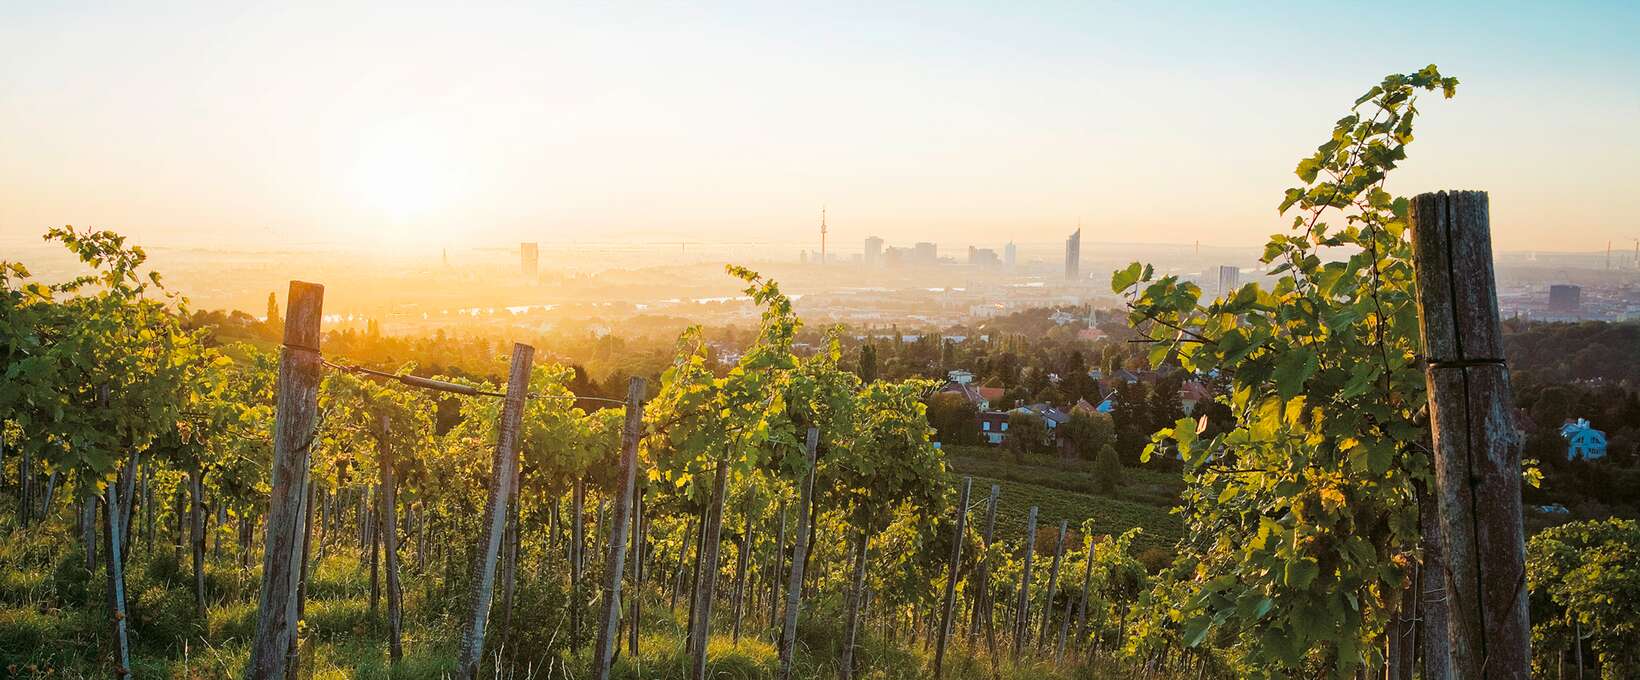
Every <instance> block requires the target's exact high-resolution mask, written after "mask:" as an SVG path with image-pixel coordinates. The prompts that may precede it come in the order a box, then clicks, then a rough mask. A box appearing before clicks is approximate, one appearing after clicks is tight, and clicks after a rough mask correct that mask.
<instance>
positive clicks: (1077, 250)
mask: <svg viewBox="0 0 1640 680" xmlns="http://www.w3.org/2000/svg"><path fill="white" fill-rule="evenodd" d="M1080 278H1082V228H1081V227H1077V228H1076V231H1073V232H1071V235H1070V237H1068V238H1066V239H1065V279H1066V280H1069V281H1075V280H1077V279H1080Z"/></svg>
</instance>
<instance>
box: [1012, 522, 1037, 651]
mask: <svg viewBox="0 0 1640 680" xmlns="http://www.w3.org/2000/svg"><path fill="white" fill-rule="evenodd" d="M1035 555H1036V506H1034V505H1033V506H1031V509H1030V512H1028V513H1027V514H1026V516H1025V563H1024V565H1022V567H1021V571H1022V573H1021V574H1020V577H1019V600H1018V602H1017V603H1015V605H1014V663H1019V655H1020V653H1021V652H1023V651H1024V650H1025V642H1026V639H1027V638H1029V637H1030V636H1031V558H1032V557H1033V556H1035Z"/></svg>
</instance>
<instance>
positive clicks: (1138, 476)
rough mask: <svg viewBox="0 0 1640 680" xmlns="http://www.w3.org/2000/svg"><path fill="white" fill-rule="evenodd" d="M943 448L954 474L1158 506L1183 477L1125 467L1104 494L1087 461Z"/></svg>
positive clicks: (1172, 497) (1171, 499) (1174, 494)
mask: <svg viewBox="0 0 1640 680" xmlns="http://www.w3.org/2000/svg"><path fill="white" fill-rule="evenodd" d="M946 449H947V451H946V460H947V461H948V462H949V463H950V465H951V469H952V470H953V471H954V472H956V473H958V474H964V475H974V476H976V477H990V478H992V479H1006V480H1010V481H1015V482H1022V483H1026V484H1035V485H1037V486H1045V487H1049V488H1054V489H1060V490H1063V491H1073V492H1076V493H1084V494H1091V495H1097V496H1108V497H1110V498H1115V499H1117V500H1124V501H1130V502H1134V503H1142V504H1145V505H1156V506H1162V507H1172V506H1173V505H1175V504H1177V502H1178V499H1179V493H1180V492H1181V491H1183V490H1184V480H1183V479H1182V478H1181V477H1180V476H1179V475H1178V473H1173V472H1162V471H1159V470H1152V469H1147V468H1127V469H1125V470H1123V471H1122V483H1121V484H1120V485H1118V486H1117V488H1116V491H1115V493H1112V494H1105V493H1104V492H1102V491H1100V490H1099V487H1098V485H1097V482H1096V478H1095V477H1094V470H1093V463H1092V462H1091V461H1085V460H1079V459H1072V460H1065V459H1062V458H1058V457H1053V456H1045V455H1040V454H1032V455H1027V456H1025V457H1024V459H1023V460H1022V461H1016V460H1015V459H1014V456H1013V454H1011V453H1009V452H1008V451H1007V450H1006V449H1000V448H986V447H979V446H950V447H946Z"/></svg>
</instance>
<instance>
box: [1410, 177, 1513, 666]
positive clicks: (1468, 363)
mask: <svg viewBox="0 0 1640 680" xmlns="http://www.w3.org/2000/svg"><path fill="white" fill-rule="evenodd" d="M1412 246H1413V267H1414V271H1415V273H1416V275H1417V278H1418V320H1419V326H1420V329H1421V330H1422V333H1423V344H1424V354H1425V356H1426V357H1427V361H1428V368H1427V369H1426V372H1425V382H1426V384H1427V385H1428V388H1429V414H1430V427H1431V431H1432V433H1433V435H1434V444H1435V496H1436V500H1437V502H1438V504H1439V508H1440V517H1441V525H1442V529H1444V531H1443V535H1442V538H1443V539H1444V540H1445V542H1446V552H1447V555H1448V564H1447V570H1446V573H1447V574H1448V596H1449V598H1450V602H1451V608H1450V613H1449V614H1450V618H1449V624H1448V627H1447V633H1448V642H1449V646H1450V648H1451V649H1452V664H1453V665H1452V668H1453V675H1454V677H1459V678H1511V679H1512V678H1522V679H1524V678H1526V677H1527V676H1528V675H1529V673H1530V671H1531V628H1530V624H1529V622H1528V618H1527V606H1526V605H1527V598H1526V569H1525V563H1526V540H1525V530H1524V527H1523V525H1522V521H1521V497H1520V474H1521V473H1520V448H1521V441H1520V434H1519V433H1518V432H1517V431H1516V430H1515V424H1514V412H1515V409H1514V403H1513V399H1512V397H1511V395H1510V390H1509V370H1508V368H1506V367H1505V366H1504V364H1503V330H1502V323H1501V322H1500V320H1499V318H1498V299H1497V288H1496V282H1495V281H1494V279H1493V273H1492V231H1491V224H1490V219H1489V216H1488V209H1487V197H1486V193H1485V192H1480V191H1454V192H1444V191H1443V192H1439V193H1429V194H1421V195H1419V196H1417V197H1416V198H1414V199H1413V200H1412Z"/></svg>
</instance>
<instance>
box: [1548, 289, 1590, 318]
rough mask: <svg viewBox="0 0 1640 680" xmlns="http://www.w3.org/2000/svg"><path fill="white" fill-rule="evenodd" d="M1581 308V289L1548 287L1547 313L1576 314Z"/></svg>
mask: <svg viewBox="0 0 1640 680" xmlns="http://www.w3.org/2000/svg"><path fill="white" fill-rule="evenodd" d="M1582 308H1583V287H1582V286H1572V285H1565V284H1555V285H1552V286H1549V311H1551V312H1554V313H1556V314H1576V313H1578V312H1579V311H1580V310H1581V309H1582Z"/></svg>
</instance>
